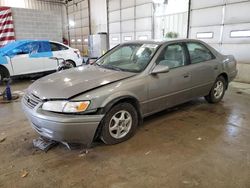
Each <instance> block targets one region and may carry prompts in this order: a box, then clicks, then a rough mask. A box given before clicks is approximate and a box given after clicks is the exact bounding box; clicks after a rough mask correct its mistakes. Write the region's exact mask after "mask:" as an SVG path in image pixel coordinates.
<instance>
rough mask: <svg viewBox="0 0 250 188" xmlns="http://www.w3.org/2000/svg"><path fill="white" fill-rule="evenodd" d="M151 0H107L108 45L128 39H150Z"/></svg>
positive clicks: (151, 21) (151, 26)
mask: <svg viewBox="0 0 250 188" xmlns="http://www.w3.org/2000/svg"><path fill="white" fill-rule="evenodd" d="M152 24H153V3H152V1H151V0H126V1H122V0H108V30H109V41H110V47H113V46H115V45H117V44H119V43H121V42H126V41H130V40H147V39H152V30H153V29H152V28H153V25H152Z"/></svg>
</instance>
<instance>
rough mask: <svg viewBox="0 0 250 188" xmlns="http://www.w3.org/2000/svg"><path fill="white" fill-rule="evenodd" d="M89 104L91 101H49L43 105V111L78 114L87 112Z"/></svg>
mask: <svg viewBox="0 0 250 188" xmlns="http://www.w3.org/2000/svg"><path fill="white" fill-rule="evenodd" d="M89 104H90V101H80V102H71V101H48V102H45V103H44V104H43V106H42V109H43V110H46V111H52V112H65V113H76V112H84V111H85V110H87V108H88V107H89Z"/></svg>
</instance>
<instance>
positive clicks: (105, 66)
mask: <svg viewBox="0 0 250 188" xmlns="http://www.w3.org/2000/svg"><path fill="white" fill-rule="evenodd" d="M100 66H102V67H104V68H107V69H111V70H116V71H123V69H121V68H118V67H115V66H112V65H100Z"/></svg>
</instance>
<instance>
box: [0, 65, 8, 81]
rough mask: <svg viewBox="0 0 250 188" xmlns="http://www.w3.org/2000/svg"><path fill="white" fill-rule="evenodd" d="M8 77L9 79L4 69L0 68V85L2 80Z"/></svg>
mask: <svg viewBox="0 0 250 188" xmlns="http://www.w3.org/2000/svg"><path fill="white" fill-rule="evenodd" d="M8 77H9V74H8V72H7V71H6V70H5V69H4V68H1V67H0V83H3V79H4V78H8Z"/></svg>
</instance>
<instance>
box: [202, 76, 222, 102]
mask: <svg viewBox="0 0 250 188" xmlns="http://www.w3.org/2000/svg"><path fill="white" fill-rule="evenodd" d="M226 85H227V83H226V81H225V79H224V77H223V76H219V77H218V78H217V79H216V81H215V83H214V85H213V87H212V89H211V90H210V92H209V94H208V95H207V96H205V99H206V100H207V101H208V102H209V103H217V102H220V101H221V100H222V98H223V97H224V94H225V91H226Z"/></svg>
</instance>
